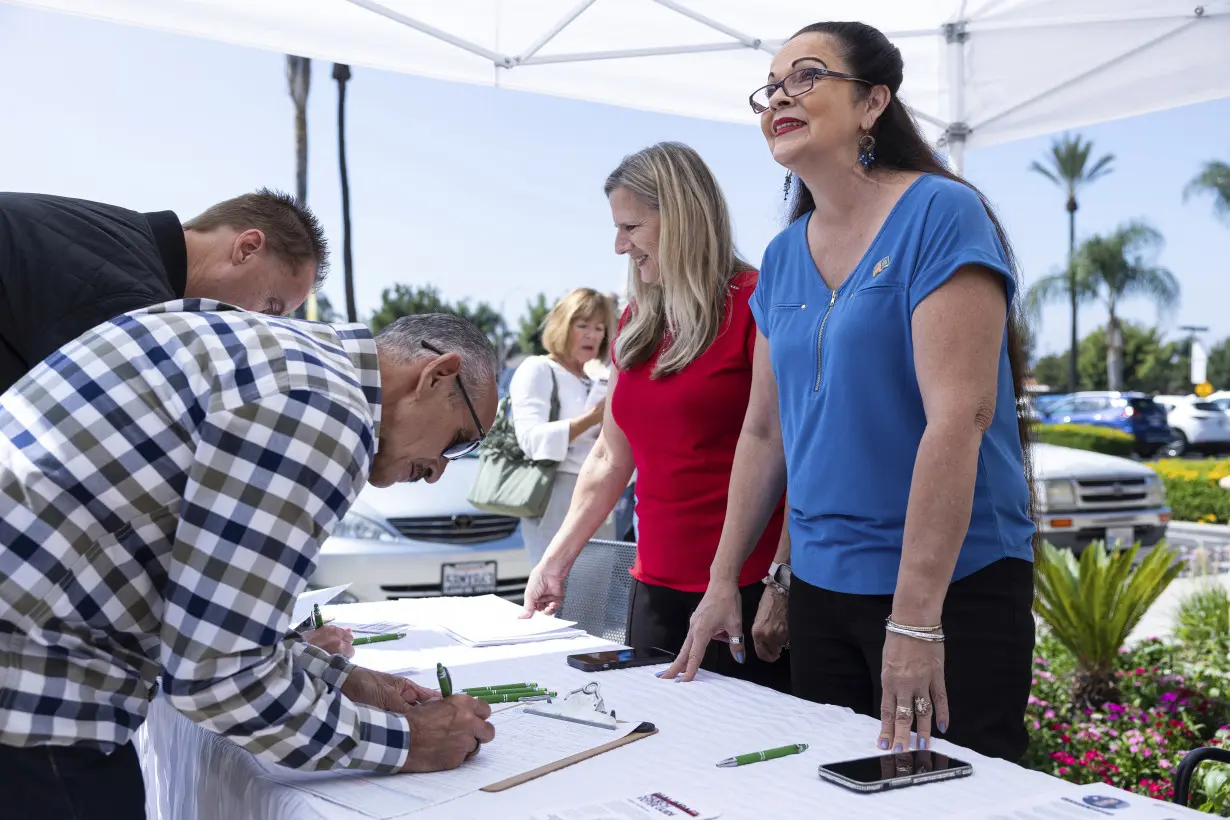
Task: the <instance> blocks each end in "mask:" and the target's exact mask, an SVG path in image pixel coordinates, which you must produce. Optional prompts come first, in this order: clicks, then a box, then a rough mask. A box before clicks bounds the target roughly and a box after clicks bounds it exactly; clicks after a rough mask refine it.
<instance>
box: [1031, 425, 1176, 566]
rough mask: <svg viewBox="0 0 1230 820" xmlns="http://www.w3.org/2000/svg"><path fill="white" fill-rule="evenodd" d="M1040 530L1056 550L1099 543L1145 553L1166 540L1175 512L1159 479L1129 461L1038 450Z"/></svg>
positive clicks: (1052, 448) (1083, 452) (1078, 452)
mask: <svg viewBox="0 0 1230 820" xmlns="http://www.w3.org/2000/svg"><path fill="white" fill-rule="evenodd" d="M1032 454H1033V462H1034V480H1035V482H1036V486H1037V493H1036V494H1037V502H1038V509H1037V514H1038V529H1039V531H1040V532H1041V534H1042V537H1043V538H1045V539H1046V540H1048V541H1050V542H1051V544H1053V545H1054V546H1056V547H1065V548H1068V549H1072V550H1075V551H1077V552H1080V551H1081V550H1083V549H1084V548H1085V547H1087V546H1089V544H1090V543H1092V542H1093V541H1105V542H1106V544H1107V546H1108V547H1113V546H1115V545H1116V544H1119V545H1124V546H1130V545H1131V544H1133V543H1135V542H1137V541H1139V542H1140V544H1141V548H1142V549H1144V548H1146V547H1152V546H1154V545H1155V544H1157V542H1158V541H1159V540H1161V539H1162V538H1163V537H1165V535H1166V527H1167V525H1168V524H1169V522H1170V508H1169V507H1168V506H1166V489H1165V487H1164V486H1163V485H1162V482H1161V479H1159V478H1158V476H1157V473H1155V472H1154V471H1153V470H1151V469H1150V468H1149V467H1147V466H1146V465H1144V464H1139V463H1137V462H1135V461H1133V460H1131V459H1128V458H1119V457H1117V456H1109V455H1104V454H1102V453H1094V452H1089V451H1087V450H1076V449H1073V448H1071V447H1059V446H1056V445H1053V444H1035V445H1034V446H1033V450H1032Z"/></svg>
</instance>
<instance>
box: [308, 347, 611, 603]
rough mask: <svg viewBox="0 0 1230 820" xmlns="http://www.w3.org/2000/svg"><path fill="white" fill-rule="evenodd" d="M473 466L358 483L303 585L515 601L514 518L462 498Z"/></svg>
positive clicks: (520, 587)
mask: <svg viewBox="0 0 1230 820" xmlns="http://www.w3.org/2000/svg"><path fill="white" fill-rule="evenodd" d="M510 373H511V370H508V371H506V372H505V378H503V379H501V382H502V385H503V389H507V381H508V376H509V375H510ZM478 463H479V459H478V455H477V454H475V455H471V456H467V457H466V458H461V459H458V460H456V461H454V462H452V463H451V464H450V465H449V466H448V468H447V469H446V470H445V471H444V475H442V476H441V477H440V480H439V481H437V482H436V483H435V484H426V483H417V484H396V485H394V486H392V487H384V488H381V487H373V486H371V485H368V486H367V487H364V488H363V490H362V492H360V493H359V497H358V499H357V500H356V501H355V504H354V506H353V507H352V508H351V509H350V511H349V512H348V513H347V514H346V517H345V518H343V519H342V521H341V522H339V524H338V525H337V527H336V528H335V529H334V531H333V534H332V535H331V536H330V537H329V538H328V539H327V540H326V541H325V542H324V544H323V545H322V546H321V553H320V558H319V559H318V561H317V567H316V572H315V574H314V575H313V576H312V579H311V586H312V587H313V588H315V589H322V588H324V587H331V586H340V585H342V584H350V588H349V589H347V590H346V592H345V593H344V594H343V595H342V596H341V598H340V600H345V601H351V602H353V601H379V600H384V599H391V598H428V597H434V596H438V595H456V596H466V595H487V594H492V593H494V594H496V595H499V596H500V597H502V598H507V599H508V600H510V601H514V602H516V603H520V602H521V601H522V599H523V597H524V594H525V584H526V581H527V580H528V579H529V574H530V570H531V569H533V567H531V566H530V563H529V556H528V555H527V554H526V552H525V544H524V542H523V541H522V539H521V521H520V519H518V518H512V517H509V516H501V515H490V514H488V513H484V512H481V511H480V510H478V509H476V508H475V507H473V506H472V505H471V504H470V502H469V501H467V500H466V499H467V496H468V495H469V493H470V487H471V486H472V485H473V483H474V475H475V472H476V471H477V470H478ZM634 491H635V484H633V485H631V486H629V487H628V489H627V490H625V491H624V494H623V495H622V496H621V497H620V500H619V502H618V503H617V504H616V507H615V531H616V532H617V533H618V534H619V535H618V537H619V538H621V539H624V540H635V536H634V534H633V493H634Z"/></svg>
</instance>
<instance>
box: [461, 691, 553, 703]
mask: <svg viewBox="0 0 1230 820" xmlns="http://www.w3.org/2000/svg"><path fill="white" fill-rule="evenodd" d="M556 696H557V695H556V693H555V692H516V693H514V694H511V695H476V696H474V699H475V700H481V701H483V702H484V703H517V702H519V701H522V700H530V699H531V698H532V699H534V700H540V699H542V698H553V697H556Z"/></svg>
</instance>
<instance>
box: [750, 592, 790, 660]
mask: <svg viewBox="0 0 1230 820" xmlns="http://www.w3.org/2000/svg"><path fill="white" fill-rule="evenodd" d="M788 608H789V599H788V598H787V597H786V596H785V595H782V594H781V593H780V592H777V591H776V590H775V589H773V588H772V587H768V588H766V589H765V591H764V595H762V596H760V606H759V607H758V608H757V610H756V620H755V621H754V622H753V623H752V643H753V644H754V645H755V646H756V654H757V655H758V656H760V659H761V660H762V661H766V662H768V663H773V662H774V661H776V660H777V659H778V658H780V657H781V656H782V650H783V649H785V648H786V647H787V646H789V645H790V630H789V627H787V625H786V610H787V609H788Z"/></svg>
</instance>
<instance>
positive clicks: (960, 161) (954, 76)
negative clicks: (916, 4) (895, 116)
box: [944, 20, 969, 175]
mask: <svg viewBox="0 0 1230 820" xmlns="http://www.w3.org/2000/svg"><path fill="white" fill-rule="evenodd" d="M968 39H969V32H967V31H966V30H965V21H964V20H959V21H957V22H955V23H946V24H945V25H944V41H945V42H946V43H947V44H948V127H947V128H945V129H944V143H945V145H947V147H948V162H949V164H950V165H951V166H952V170H953V172H954V173H956V174H957V175H963V174H964V173H965V140H966V138H967V137H968V136H969V124H968V123H967V122H966V121H965V41H966V40H968Z"/></svg>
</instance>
